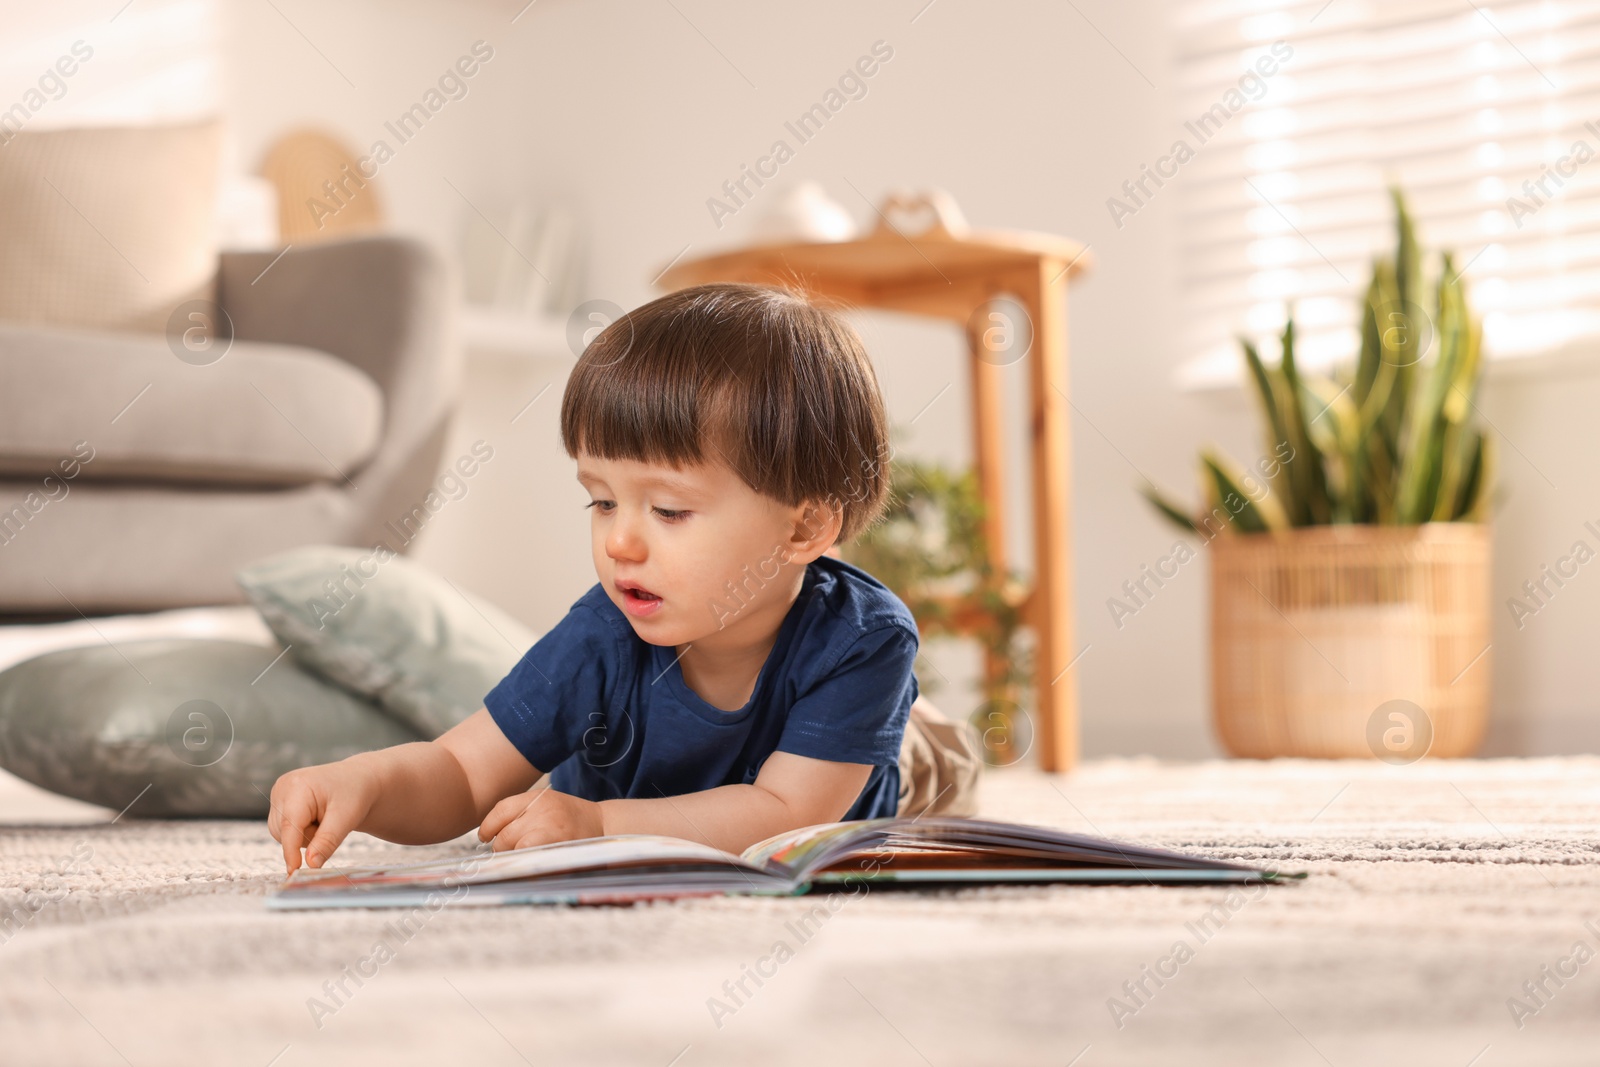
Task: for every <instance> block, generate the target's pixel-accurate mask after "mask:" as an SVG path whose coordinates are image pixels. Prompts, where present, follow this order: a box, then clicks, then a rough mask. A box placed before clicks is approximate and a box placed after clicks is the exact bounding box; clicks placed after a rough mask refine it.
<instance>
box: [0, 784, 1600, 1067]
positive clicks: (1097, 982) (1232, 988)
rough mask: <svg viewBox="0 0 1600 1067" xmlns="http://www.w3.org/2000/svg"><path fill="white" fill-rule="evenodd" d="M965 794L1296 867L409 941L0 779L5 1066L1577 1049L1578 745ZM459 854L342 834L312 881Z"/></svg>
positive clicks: (1540, 1060)
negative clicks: (1186, 883) (1527, 756)
mask: <svg viewBox="0 0 1600 1067" xmlns="http://www.w3.org/2000/svg"><path fill="white" fill-rule="evenodd" d="M983 790H984V792H983V797H982V808H983V813H984V814H985V815H990V816H994V817H998V818H1005V819H1014V820H1018V821H1024V822H1033V823H1039V824H1044V825H1049V826H1055V827H1060V828H1062V829H1068V830H1073V831H1078V832H1083V833H1091V834H1098V835H1102V836H1107V837H1113V838H1119V839H1125V840H1129V841H1137V842H1142V843H1148V844H1155V845H1160V846H1164V847H1169V848H1176V849H1182V850H1186V851H1193V852H1198V853H1203V854H1206V855H1212V856H1218V857H1224V858H1228V859H1237V860H1244V861H1248V862H1251V863H1256V864H1260V865H1264V866H1273V867H1276V868H1279V869H1283V870H1306V871H1309V872H1310V877H1309V878H1308V879H1307V880H1306V881H1304V882H1303V883H1299V884H1295V885H1286V886H1277V887H1262V888H1247V889H1233V890H1229V889H1224V888H1154V887H1148V886H1133V887H1104V888H1095V887H1056V888H987V889H984V888H980V889H969V890H962V891H939V892H896V891H889V890H874V891H871V892H866V893H862V894H860V895H857V896H849V895H842V894H841V895H833V896H828V897H821V896H818V897H810V898H796V899H781V900H774V899H748V898H717V899H699V900H691V901H683V902H675V903H655V904H647V905H639V906H633V907H603V908H573V907H508V908H471V907H465V906H459V905H451V906H446V907H444V908H442V909H441V910H439V911H437V912H434V913H430V914H427V915H426V918H425V920H424V921H421V922H420V923H417V924H413V925H412V926H411V927H409V928H408V929H406V930H401V929H399V928H398V927H396V926H395V925H394V923H395V920H396V919H397V918H398V917H399V914H400V913H397V912H388V911H381V910H363V909H352V910H347V911H317V912H299V913H273V912H268V911H266V910H265V909H264V907H263V899H264V897H265V896H266V894H268V893H269V892H270V891H271V890H272V889H273V888H274V886H275V885H277V884H278V882H279V881H280V880H281V877H282V854H281V852H280V851H279V849H278V847H277V845H276V843H275V842H273V841H272V839H271V837H270V836H269V835H268V834H267V831H266V827H265V825H264V823H256V822H225V821H209V820H200V821H166V820H142V819H140V818H139V817H138V805H137V803H134V804H133V806H132V807H131V808H130V809H129V810H128V812H127V813H126V814H125V815H122V816H120V817H116V818H115V821H113V817H114V816H116V813H114V812H109V811H105V810H102V809H98V808H91V807H88V806H85V805H81V804H77V803H74V802H71V801H66V800H63V799H60V798H56V797H52V796H49V795H47V794H44V793H42V792H40V791H38V790H36V789H33V788H32V787H31V786H27V785H25V784H23V783H21V782H19V781H17V780H16V779H12V778H9V777H4V776H0V907H3V909H4V911H5V912H7V913H9V914H10V922H9V925H8V926H6V927H5V929H4V930H3V931H0V939H3V943H0V1049H3V1050H4V1052H3V1054H0V1059H3V1061H4V1062H5V1063H6V1064H8V1065H13V1067H33V1065H40V1067H44V1065H48V1067H67V1065H73V1067H76V1065H95V1064H123V1065H126V1064H134V1065H140V1067H142V1065H145V1064H150V1065H182V1064H205V1065H216V1064H228V1065H240V1067H267V1065H272V1067H299V1065H307V1067H310V1065H326V1064H328V1063H339V1064H366V1063H384V1064H393V1065H411V1064H416V1065H423V1064H429V1065H432V1064H437V1063H457V1062H462V1063H465V1062H471V1063H474V1064H485V1065H494V1064H507V1065H513V1064H518V1063H528V1064H568V1063H571V1064H586V1065H609V1064H629V1065H640V1064H642V1065H646V1067H693V1065H698V1064H730V1065H731V1064H749V1063H778V1064H789V1063H795V1064H801V1063H804V1064H816V1063H834V1062H839V1063H874V1064H886V1065H897V1064H906V1065H917V1064H923V1065H934V1067H945V1065H955V1064H1015V1065H1026V1064H1041V1065H1043V1064H1051V1065H1056V1067H1062V1065H1067V1064H1073V1065H1078V1067H1097V1065H1100V1064H1108V1065H1109V1064H1171V1063H1180V1062H1181V1063H1189V1064H1225V1063H1226V1064H1236V1063H1238V1062H1240V1061H1241V1060H1249V1061H1254V1062H1263V1063H1275V1064H1290V1065H1293V1064H1306V1065H1319V1064H1331V1065H1338V1067H1344V1065H1351V1067H1355V1065H1365V1064H1390V1063H1393V1064H1440V1065H1446V1067H1468V1065H1471V1067H1498V1065H1504V1064H1539V1065H1559V1064H1574V1065H1576V1064H1594V1063H1600V836H1597V833H1596V819H1597V815H1600V758H1596V757H1571V758H1562V759H1538V760H1490V761H1451V762H1434V761H1423V762H1421V763H1417V764H1414V765H1411V766H1405V767H1393V766H1388V765H1385V764H1380V763H1362V762H1305V761H1277V762H1221V761H1219V762H1208V763H1196V764H1165V763H1160V762H1155V761H1148V760H1107V761H1099V762H1092V763H1088V764H1086V765H1084V766H1083V767H1081V768H1080V769H1078V770H1076V771H1075V772H1073V773H1072V774H1069V775H1060V776H1051V775H1044V774H1040V773H1038V772H1034V771H1027V770H1016V769H1013V770H1005V771H996V772H991V773H990V774H989V775H988V776H987V777H986V779H985V781H984V785H983ZM130 799H132V798H130ZM466 841H467V839H466V838H463V839H462V840H461V841H460V842H455V843H451V844H448V845H443V846H434V847H431V848H428V849H405V848H401V847H398V846H394V845H389V844H387V843H385V842H381V841H377V840H375V839H372V838H369V837H365V836H364V835H357V836H356V837H354V838H352V839H351V840H350V842H348V843H347V844H346V846H345V847H344V848H343V849H341V851H340V852H339V854H338V855H336V856H335V860H334V862H335V864H338V863H346V864H354V863H357V862H373V861H377V860H380V859H384V858H393V859H402V860H404V859H417V858H424V857H426V856H428V855H433V854H441V853H448V852H452V851H461V850H464V849H465V848H466V847H467V846H466ZM29 900H31V901H32V902H33V903H34V904H39V903H40V902H41V901H42V902H43V904H42V907H39V909H38V910H37V911H33V910H31V909H30V908H29V907H28V905H27V903H26V902H27V901H29Z"/></svg>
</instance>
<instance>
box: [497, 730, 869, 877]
mask: <svg viewBox="0 0 1600 1067" xmlns="http://www.w3.org/2000/svg"><path fill="white" fill-rule="evenodd" d="M524 763H526V761H525V760H524ZM871 774H872V767H871V766H870V765H868V764H864V763H834V762H831V761H829V760H819V759H811V758H809V757H806V756H797V755H795V754H793V753H791V752H774V753H773V754H772V755H771V756H769V757H767V761H766V762H765V763H763V764H762V765H761V773H760V774H759V775H757V776H756V780H755V781H754V782H752V783H750V784H749V785H723V786H718V787H716V788H715V789H706V790H703V791H701V792H699V793H686V794H683V795H681V796H675V797H668V796H662V797H655V798H649V797H640V798H637V799H630V800H602V801H600V802H598V803H596V802H594V801H588V800H582V799H580V798H578V797H573V796H568V795H567V794H565V793H557V792H554V791H553V790H546V791H542V792H541V793H537V794H534V795H532V796H528V795H519V796H508V797H506V798H505V799H504V800H502V801H500V802H499V803H498V804H495V805H494V807H493V810H492V811H490V812H489V815H488V818H486V819H484V820H483V825H482V826H481V827H480V828H479V830H478V836H479V837H480V838H481V839H483V840H485V841H489V840H493V842H494V847H495V849H496V850H497V851H499V850H504V849H511V848H526V847H528V846H529V845H543V844H548V843H550V842H552V841H565V840H570V839H572V838H575V837H593V836H599V835H602V834H665V835H667V836H669V837H681V838H685V839H687V840H690V841H699V842H702V843H704V844H707V845H710V846H712V847H713V848H720V849H722V850H723V851H725V852H742V851H744V850H745V849H746V848H749V847H750V846H751V845H753V844H755V843H756V842H757V841H762V840H765V839H766V838H769V837H771V836H772V835H774V834H779V833H783V832H785V831H787V830H794V829H798V828H800V827H802V826H812V825H815V824H817V823H826V822H837V821H838V820H839V819H841V818H843V817H844V815H845V813H846V812H848V811H849V810H850V805H852V804H853V803H855V800H856V797H858V796H859V795H860V794H861V790H862V788H863V787H864V786H865V785H866V784H867V779H868V777H870V776H871Z"/></svg>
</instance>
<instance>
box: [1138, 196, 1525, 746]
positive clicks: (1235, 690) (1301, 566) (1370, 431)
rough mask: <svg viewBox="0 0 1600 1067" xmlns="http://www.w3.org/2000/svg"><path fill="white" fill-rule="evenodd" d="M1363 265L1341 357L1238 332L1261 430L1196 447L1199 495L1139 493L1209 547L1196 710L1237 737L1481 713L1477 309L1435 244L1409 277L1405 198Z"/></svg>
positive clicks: (1421, 740)
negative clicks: (1350, 343) (1240, 458)
mask: <svg viewBox="0 0 1600 1067" xmlns="http://www.w3.org/2000/svg"><path fill="white" fill-rule="evenodd" d="M1392 196H1393V201H1394V209H1395V217H1396V224H1395V226H1396V243H1395V249H1394V252H1393V253H1392V254H1391V255H1387V256H1384V257H1382V258H1379V259H1378V260H1377V261H1376V262H1375V263H1374V265H1373V271H1372V279H1371V281H1370V283H1369V284H1368V286H1367V290H1366V295H1365V298H1364V301H1363V307H1362V329H1361V348H1360V353H1359V355H1358V357H1357V358H1356V360H1355V362H1354V364H1353V365H1349V366H1343V367H1339V368H1336V369H1335V370H1334V371H1333V372H1332V373H1330V374H1327V375H1321V374H1314V373H1310V372H1308V371H1307V370H1305V369H1304V368H1302V367H1301V366H1300V365H1299V364H1298V362H1297V359H1296V351H1295V327H1294V321H1293V316H1292V313H1291V315H1290V317H1289V321H1288V322H1287V324H1286V325H1285V327H1284V329H1283V333H1282V334H1281V335H1280V337H1279V338H1278V344H1279V358H1278V360H1277V361H1276V363H1275V364H1269V363H1268V362H1267V361H1266V360H1264V359H1263V358H1262V357H1261V355H1260V353H1259V352H1258V351H1257V349H1256V348H1255V346H1254V345H1252V344H1251V343H1250V342H1249V341H1243V342H1242V347H1243V352H1244V362H1245V365H1246V367H1247V369H1248V378H1249V381H1250V385H1251V388H1252V390H1253V392H1254V394H1255V398H1256V400H1257V402H1258V405H1259V408H1260V413H1261V420H1262V427H1263V430H1264V437H1265V442H1264V443H1265V448H1266V451H1265V453H1264V457H1263V460H1262V461H1261V462H1259V463H1257V464H1254V465H1252V466H1250V467H1246V466H1242V465H1240V464H1238V463H1237V462H1235V461H1233V460H1232V459H1230V458H1229V457H1228V456H1226V455H1224V454H1223V453H1221V452H1220V451H1218V450H1216V449H1206V450H1204V451H1202V452H1201V454H1200V482H1201V486H1202V493H1203V506H1202V508H1201V509H1200V510H1198V511H1192V510H1190V509H1189V508H1187V507H1185V506H1184V505H1181V504H1179V503H1176V502H1174V500H1173V499H1172V498H1171V497H1170V496H1168V495H1167V494H1165V493H1163V492H1161V491H1160V490H1158V489H1157V488H1156V487H1154V486H1147V487H1146V488H1145V495H1146V497H1147V498H1148V499H1149V500H1150V501H1151V503H1152V504H1153V505H1154V506H1155V507H1156V508H1157V509H1158V510H1159V511H1160V512H1161V514H1162V515H1164V516H1165V517H1167V518H1168V519H1170V520H1172V521H1173V522H1174V523H1176V524H1178V525H1179V526H1180V527H1182V528H1183V529H1184V530H1185V531H1186V532H1187V533H1189V534H1193V535H1197V536H1199V537H1201V538H1203V539H1204V541H1205V542H1207V543H1208V544H1209V546H1210V548H1211V553H1210V557H1211V566H1210V570H1211V577H1212V603H1211V650H1212V655H1211V663H1212V678H1211V688H1212V710H1213V716H1214V720H1215V724H1216V728H1217V731H1218V734H1219V736H1220V738H1221V740H1222V743H1223V745H1224V746H1225V747H1226V748H1227V750H1228V751H1229V752H1230V753H1232V754H1234V755H1237V756H1247V757H1273V756H1311V757H1329V758H1337V757H1347V756H1360V757H1366V756H1373V755H1375V756H1378V757H1380V758H1384V759H1388V760H1390V761H1391V762H1409V760H1411V759H1414V758H1417V757H1419V756H1421V755H1423V754H1432V755H1435V756H1461V755H1468V754H1470V753H1471V752H1473V751H1474V750H1475V749H1476V748H1477V746H1478V744H1479V743H1480V741H1481V739H1482V737H1483V733H1484V730H1485V727H1486V724H1487V718H1488V699H1489V661H1490V657H1489V655H1488V646H1489V631H1490V618H1489V612H1490V597H1489V563H1490V534H1489V528H1488V525H1487V523H1486V519H1487V516H1488V506H1489V500H1490V496H1491V488H1492V485H1493V471H1494V449H1493V447H1492V446H1493V441H1492V439H1491V438H1490V437H1489V436H1487V435H1486V434H1485V432H1484V431H1483V429H1482V428H1481V426H1480V425H1479V422H1480V417H1479V415H1478V410H1477V398H1478V389H1479V382H1480V379H1481V376H1482V375H1481V372H1482V350H1481V345H1480V342H1481V328H1480V324H1479V322H1478V320H1477V319H1476V318H1475V317H1474V316H1473V314H1472V310H1471V308H1470V306H1469V304H1468V301H1467V294H1466V288H1465V286H1464V284H1463V283H1462V279H1461V276H1460V274H1459V272H1458V271H1457V269H1456V267H1455V263H1454V260H1453V258H1452V257H1451V255H1450V254H1449V253H1448V252H1447V253H1444V254H1443V255H1442V256H1440V257H1439V262H1438V266H1437V270H1436V272H1435V273H1434V274H1433V278H1432V280H1431V282H1428V283H1426V284H1425V281H1424V264H1423V258H1424V257H1423V254H1422V251H1421V250H1420V248H1419V247H1418V244H1417V239H1416V235H1415V232H1414V229H1413V226H1412V221H1411V217H1410V215H1409V213H1408V212H1407V210H1406V205H1405V201H1404V198H1403V197H1402V195H1401V194H1400V192H1399V191H1398V190H1394V191H1393V193H1392Z"/></svg>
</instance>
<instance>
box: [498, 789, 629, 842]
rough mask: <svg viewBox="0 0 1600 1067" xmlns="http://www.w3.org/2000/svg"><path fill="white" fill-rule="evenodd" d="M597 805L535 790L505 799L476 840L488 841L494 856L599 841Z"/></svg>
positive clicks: (602, 831)
mask: <svg viewBox="0 0 1600 1067" xmlns="http://www.w3.org/2000/svg"><path fill="white" fill-rule="evenodd" d="M605 832H606V831H605V826H604V824H603V822H602V820H601V818H600V805H599V804H598V803H596V802H595V801H592V800H584V799H582V798H581V797H575V796H572V795H571V794H570V793H558V792H556V791H555V790H554V789H538V790H535V791H534V792H531V793H518V794H517V795H516V796H510V797H506V798H505V799H504V800H502V801H501V802H500V803H498V804H496V805H495V806H494V807H493V808H491V809H490V810H489V815H488V817H487V818H485V819H484V820H483V825H482V826H480V827H478V840H480V841H492V842H493V843H494V850H495V851H496V852H505V851H507V850H509V849H513V848H528V847H529V846H530V845H548V844H552V843H554V842H556V841H576V840H578V839H580V838H584V837H602V836H604V835H605Z"/></svg>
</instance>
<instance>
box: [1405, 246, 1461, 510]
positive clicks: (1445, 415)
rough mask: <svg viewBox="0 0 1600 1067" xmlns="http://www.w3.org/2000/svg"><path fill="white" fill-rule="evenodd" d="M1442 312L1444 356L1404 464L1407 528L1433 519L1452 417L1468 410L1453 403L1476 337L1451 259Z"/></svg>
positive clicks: (1416, 417)
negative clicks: (1453, 411)
mask: <svg viewBox="0 0 1600 1067" xmlns="http://www.w3.org/2000/svg"><path fill="white" fill-rule="evenodd" d="M1438 308H1439V317H1438V324H1437V329H1438V333H1439V354H1438V358H1437V359H1435V360H1434V361H1433V363H1432V364H1431V365H1430V366H1428V367H1427V368H1426V373H1425V375H1424V377H1423V380H1422V382H1421V392H1420V394H1419V395H1418V397H1417V400H1416V404H1415V406H1414V407H1413V409H1412V411H1411V412H1410V417H1409V419H1408V420H1407V423H1408V425H1407V427H1406V428H1407V431H1408V432H1407V440H1406V449H1405V452H1404V454H1403V456H1402V458H1401V463H1400V475H1399V478H1400V485H1399V489H1398V490H1397V492H1396V494H1395V497H1396V507H1395V517H1396V520H1397V521H1399V522H1400V523H1403V524H1411V523H1420V522H1427V521H1428V520H1429V519H1431V518H1433V516H1434V513H1435V511H1436V507H1435V505H1436V501H1437V500H1438V497H1439V495H1440V490H1441V487H1442V486H1443V485H1444V478H1445V468H1446V466H1447V458H1448V455H1449V452H1450V446H1451V445H1452V444H1453V442H1452V441H1451V440H1450V438H1451V434H1450V429H1451V420H1450V417H1449V416H1450V413H1451V411H1452V410H1462V411H1463V412H1464V409H1465V404H1464V402H1462V403H1457V404H1456V405H1455V406H1454V409H1452V407H1451V405H1450V401H1451V399H1452V393H1453V392H1455V391H1457V375H1458V373H1459V372H1460V370H1461V369H1462V367H1463V366H1464V365H1466V364H1469V363H1470V362H1471V356H1470V354H1469V350H1470V349H1471V348H1472V333H1473V331H1472V323H1471V322H1470V321H1469V316H1468V312H1467V309H1466V304H1465V299H1464V295H1463V292H1462V288H1461V279H1460V278H1459V277H1456V276H1454V268H1453V264H1452V263H1451V259H1450V256H1449V255H1448V254H1447V255H1446V256H1445V257H1444V271H1443V273H1442V275H1441V276H1440V278H1439V286H1438Z"/></svg>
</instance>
